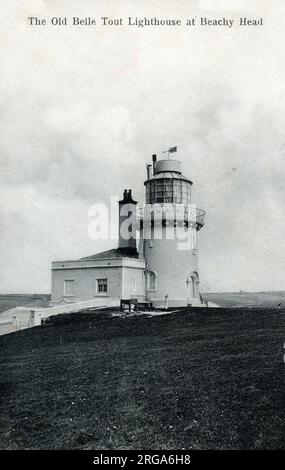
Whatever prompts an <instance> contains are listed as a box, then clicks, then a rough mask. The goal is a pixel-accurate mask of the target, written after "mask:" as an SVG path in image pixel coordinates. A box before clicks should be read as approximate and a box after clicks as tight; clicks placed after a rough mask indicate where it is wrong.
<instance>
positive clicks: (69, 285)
mask: <svg viewBox="0 0 285 470" xmlns="http://www.w3.org/2000/svg"><path fill="white" fill-rule="evenodd" d="M63 294H64V296H66V297H70V296H73V295H75V281H74V279H65V281H64V290H63Z"/></svg>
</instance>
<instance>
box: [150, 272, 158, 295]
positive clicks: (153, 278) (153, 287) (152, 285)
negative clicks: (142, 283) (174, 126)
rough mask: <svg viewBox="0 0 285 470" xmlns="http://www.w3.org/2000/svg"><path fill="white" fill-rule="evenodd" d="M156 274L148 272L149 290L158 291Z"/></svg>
mask: <svg viewBox="0 0 285 470" xmlns="http://www.w3.org/2000/svg"><path fill="white" fill-rule="evenodd" d="M156 289H157V286H156V273H155V272H154V271H149V272H148V290H152V291H154V290H156Z"/></svg>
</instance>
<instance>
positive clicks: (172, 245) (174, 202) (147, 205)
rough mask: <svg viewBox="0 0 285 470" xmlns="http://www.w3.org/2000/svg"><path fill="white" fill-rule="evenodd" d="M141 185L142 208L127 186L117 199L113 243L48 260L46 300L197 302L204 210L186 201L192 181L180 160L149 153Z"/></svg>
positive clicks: (172, 149) (63, 301)
mask: <svg viewBox="0 0 285 470" xmlns="http://www.w3.org/2000/svg"><path fill="white" fill-rule="evenodd" d="M175 151H176V147H172V148H171V149H170V150H169V152H168V157H170V155H172V153H173V152H175ZM144 184H145V190H146V196H145V202H144V204H143V206H141V207H139V208H138V209H137V202H136V201H135V200H134V199H133V196H132V191H131V190H130V189H125V190H124V192H123V197H122V199H120V200H119V201H118V209H119V227H118V229H119V237H118V245H117V247H114V248H112V249H109V250H107V251H103V252H100V253H95V254H92V255H89V256H85V257H84V258H80V259H76V260H63V261H54V262H53V263H52V269H51V271H52V289H51V291H52V301H51V304H54V305H57V304H61V303H73V302H74V303H76V302H79V301H85V300H90V299H93V300H94V302H95V304H96V305H108V301H109V302H112V305H116V302H117V304H119V302H120V301H121V300H124V299H129V300H130V299H137V300H138V301H139V300H140V301H141V303H142V304H144V305H145V304H148V305H153V306H155V307H161V306H162V307H167V306H169V307H173V306H174V307H176V306H177V307H178V306H186V305H192V306H199V305H201V302H202V301H201V297H200V293H199V267H198V242H197V233H198V232H199V230H200V229H201V228H202V227H203V225H204V215H205V212H204V211H203V210H201V209H198V208H197V207H196V206H195V204H194V203H193V201H192V194H191V192H192V181H190V180H189V179H188V178H187V177H186V176H184V175H183V174H182V170H181V162H180V161H178V160H176V159H171V158H168V159H162V160H158V159H157V157H156V155H153V157H152V162H151V163H149V164H148V165H147V178H146V181H145V183H144Z"/></svg>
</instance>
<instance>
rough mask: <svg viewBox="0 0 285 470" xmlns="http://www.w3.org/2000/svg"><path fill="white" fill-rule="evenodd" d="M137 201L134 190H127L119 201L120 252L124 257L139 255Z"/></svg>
mask: <svg viewBox="0 0 285 470" xmlns="http://www.w3.org/2000/svg"><path fill="white" fill-rule="evenodd" d="M136 212H137V201H134V200H133V198H132V190H131V189H125V190H124V193H123V199H121V201H119V245H118V250H119V252H121V254H122V255H124V256H136V255H137V242H136Z"/></svg>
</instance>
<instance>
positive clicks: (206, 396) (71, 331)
mask: <svg viewBox="0 0 285 470" xmlns="http://www.w3.org/2000/svg"><path fill="white" fill-rule="evenodd" d="M284 339H285V310H281V309H279V310H278V311H274V310H272V311H270V310H234V311H230V310H223V309H209V310H204V309H193V310H192V311H190V310H187V309H183V310H182V311H181V313H172V314H170V315H165V316H160V317H152V318H148V317H145V316H144V317H142V316H141V317H129V318H118V317H117V318H110V317H108V316H106V313H104V314H102V313H85V314H72V315H64V316H60V317H54V319H53V320H52V323H51V324H48V325H46V326H42V327H37V328H34V329H29V330H24V331H20V332H18V333H14V334H11V335H7V336H2V337H0V350H1V359H0V387H1V402H0V448H14V449H15V448H21V449H24V448H33V449H35V448H37V449H38V448H41V449H57V448H64V449H75V448H78V449H80V448H82V449H118V448H120V449H151V448H154V449H155V448H161V449H174V448H177V449H181V448H186V449H206V448H207V449H245V448H247V449H249V448H267V449H270V448H276V449H277V448H278V449H281V448H282V449H284V448H285V442H284V438H285V424H284V423H285V406H284V404H285V395H284V393H285V389H284V377H285V376H284V372H285V370H284V367H285V366H284V363H283V353H284V350H283V344H284Z"/></svg>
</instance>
